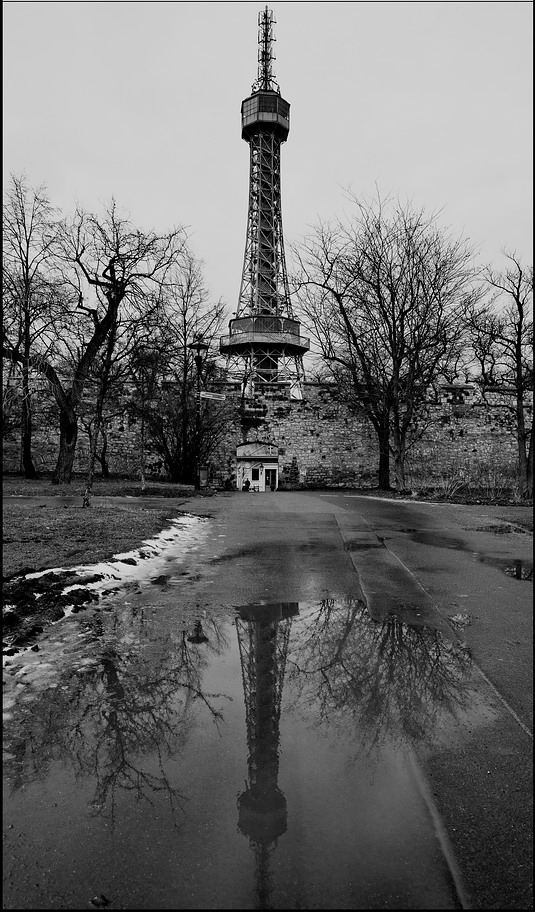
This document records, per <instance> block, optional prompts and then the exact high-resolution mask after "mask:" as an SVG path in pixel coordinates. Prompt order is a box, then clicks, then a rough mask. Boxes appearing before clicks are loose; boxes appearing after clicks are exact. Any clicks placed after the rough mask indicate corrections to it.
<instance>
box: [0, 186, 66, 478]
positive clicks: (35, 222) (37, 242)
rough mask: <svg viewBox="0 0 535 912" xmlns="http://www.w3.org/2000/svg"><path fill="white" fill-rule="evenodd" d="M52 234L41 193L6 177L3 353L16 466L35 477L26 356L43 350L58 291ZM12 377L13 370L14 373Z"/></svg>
mask: <svg viewBox="0 0 535 912" xmlns="http://www.w3.org/2000/svg"><path fill="white" fill-rule="evenodd" d="M55 234H56V225H55V211H54V209H53V208H52V206H51V204H50V201H49V199H48V195H47V193H46V188H45V187H44V186H40V187H37V188H35V189H34V188H31V187H30V186H29V185H28V182H27V179H26V177H24V176H15V175H11V183H10V185H9V187H8V189H7V191H6V193H5V197H4V206H3V236H2V240H3V268H2V272H3V304H4V307H3V319H2V341H3V348H4V349H6V348H7V349H8V350H9V351H10V352H13V353H15V352H16V358H15V357H14V356H13V355H12V356H11V364H10V368H9V370H10V372H11V373H13V372H14V369H15V363H16V362H18V370H20V387H19V388H20V404H21V463H22V470H23V472H24V475H25V477H26V478H35V477H36V474H37V473H36V470H35V466H34V462H33V458H32V398H31V387H30V376H31V372H32V366H31V363H30V361H31V356H32V355H34V354H37V353H41V354H42V353H43V352H46V351H47V348H48V346H49V344H50V332H51V329H52V327H53V324H54V321H55V318H56V316H57V305H58V289H57V288H54V282H53V279H52V276H51V273H50V262H51V259H52V255H53V247H54V241H55ZM17 372H18V371H17Z"/></svg>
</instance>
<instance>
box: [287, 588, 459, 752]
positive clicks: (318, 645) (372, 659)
mask: <svg viewBox="0 0 535 912" xmlns="http://www.w3.org/2000/svg"><path fill="white" fill-rule="evenodd" d="M291 650H292V651H291V655H289V656H288V666H287V675H288V681H291V682H292V686H293V690H294V694H295V697H294V699H293V700H292V704H293V705H294V706H297V708H298V709H299V710H300V712H303V704H306V705H308V706H314V705H315V706H316V707H317V710H316V716H317V722H318V724H320V725H321V724H323V723H329V725H331V726H332V725H335V726H336V725H339V727H340V729H341V730H343V731H345V732H348V733H349V731H350V729H348V721H349V719H350V718H351V717H352V718H353V720H354V723H355V724H354V726H353V727H352V731H353V733H354V735H355V737H357V738H358V739H359V741H360V742H361V748H362V749H364V748H365V747H367V748H369V749H372V748H373V747H374V746H377V745H378V744H379V743H380V742H382V741H384V740H386V739H390V740H396V741H399V742H409V741H410V742H413V743H414V742H421V741H432V740H433V737H434V736H435V735H436V734H437V733H439V729H440V723H441V722H443V721H444V720H445V719H446V718H447V717H448V716H449V717H450V718H455V717H456V716H457V715H458V714H459V713H460V712H462V711H463V710H464V709H466V708H467V707H468V705H469V703H470V701H471V697H472V688H471V685H470V675H469V672H470V669H471V659H470V653H469V650H468V648H467V647H466V646H464V645H463V644H461V643H460V642H457V641H455V640H454V639H453V638H452V639H449V638H447V637H445V636H444V635H443V634H442V633H441V632H440V631H439V630H436V629H434V628H432V627H424V626H415V625H411V624H406V623H404V622H403V621H401V620H400V619H399V618H398V617H396V616H392V617H388V618H386V619H384V620H382V621H375V620H373V619H372V618H371V617H370V615H369V613H368V611H367V608H366V606H365V604H364V603H363V602H361V601H357V600H354V599H347V600H345V601H338V600H334V599H326V600H324V601H323V602H322V603H321V605H320V607H319V610H316V611H315V612H314V613H313V614H309V615H308V616H307V617H306V619H304V622H303V623H301V624H298V625H295V626H294V630H293V636H292V642H291ZM364 735H366V738H365V739H364V737H363V736H364Z"/></svg>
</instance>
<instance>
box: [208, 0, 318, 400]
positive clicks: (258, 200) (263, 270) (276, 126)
mask: <svg viewBox="0 0 535 912" xmlns="http://www.w3.org/2000/svg"><path fill="white" fill-rule="evenodd" d="M274 22H275V19H274V16H273V12H272V11H271V10H269V9H268V8H267V6H266V8H265V10H264V11H263V12H261V13H259V15H258V26H259V29H258V77H257V79H256V82H254V83H253V86H252V93H251V95H249V97H248V98H246V99H245V101H243V102H242V106H241V126H242V133H241V135H242V139H244V140H245V141H246V142H247V143H249V148H250V167H249V211H248V216H247V236H246V240H245V255H244V258H243V270H242V278H241V285H240V294H239V299H238V308H237V311H236V317H235V319H233V320H230V322H229V332H228V335H227V336H223V338H222V339H221V341H220V351H221V353H222V354H224V355H226V356H227V373H228V377H229V379H236V380H238V379H239V380H240V382H241V385H242V396H243V398H244V400H245V401H247V400H249V401H251V400H253V402H254V400H255V399H257V398H259V397H260V396H261V395H265V394H266V393H269V392H275V391H276V392H278V393H283V394H287V395H288V396H289V397H290V398H294V399H301V398H302V389H301V383H302V380H303V355H304V354H305V352H307V351H308V349H309V347H310V343H309V341H308V339H304V338H302V336H301V333H300V323H299V320H296V319H295V318H294V316H293V313H292V307H291V303H290V294H289V289H288V274H287V271H286V261H285V256H284V240H283V233H282V211H281V179H280V150H281V144H282V143H283V142H286V139H287V138H288V133H289V132H290V105H289V104H288V102H287V101H285V100H284V98H282V96H281V94H280V89H279V86H278V84H277V82H276V81H275V76H274V73H273V68H272V63H273V60H274V59H275V57H274V54H273V42H274V40H275V39H274V37H273V24H274ZM251 404H252V403H251Z"/></svg>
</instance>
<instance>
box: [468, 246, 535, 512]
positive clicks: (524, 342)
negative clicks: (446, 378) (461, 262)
mask: <svg viewBox="0 0 535 912" xmlns="http://www.w3.org/2000/svg"><path fill="white" fill-rule="evenodd" d="M504 256H505V257H506V259H507V260H508V265H507V266H506V267H505V268H504V269H503V270H502V271H500V270H496V269H492V268H491V267H488V268H487V269H486V270H485V273H484V278H485V281H486V284H487V287H488V289H489V290H490V293H491V297H490V300H488V301H486V302H485V303H483V304H481V305H479V306H472V307H471V308H469V310H468V313H467V322H468V327H469V332H470V337H471V342H472V347H473V351H474V355H475V358H476V361H477V363H478V365H479V369H480V380H481V384H482V389H483V393H484V394H485V392H487V391H489V390H490V389H492V390H500V391H504V392H509V393H512V394H513V397H514V406H513V411H514V416H515V429H516V440H517V448H518V481H519V487H520V491H521V493H522V494H523V496H525V497H533V420H532V421H531V427H528V419H527V414H526V392H527V391H528V390H533V267H532V266H530V267H529V268H526V267H525V266H523V265H522V263H521V261H520V259H519V258H518V256H517V255H516V253H507V252H505V251H504Z"/></svg>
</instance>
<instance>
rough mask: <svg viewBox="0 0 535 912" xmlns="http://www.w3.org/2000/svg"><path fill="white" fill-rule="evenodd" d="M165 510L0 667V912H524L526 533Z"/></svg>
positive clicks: (266, 510) (468, 516) (490, 523)
mask: <svg viewBox="0 0 535 912" xmlns="http://www.w3.org/2000/svg"><path fill="white" fill-rule="evenodd" d="M144 505H145V504H144ZM182 509H184V508H182ZM187 510H188V516H187V517H184V519H183V521H182V524H181V525H180V524H179V526H178V527H177V529H178V533H177V536H175V538H174V539H173V540H170V541H169V542H167V544H166V545H165V547H164V550H163V551H162V552H161V554H160V555H159V556H157V557H155V558H153V559H147V560H144V561H143V560H142V561H140V562H139V564H138V565H137V566H135V567H133V568H132V564H131V563H129V564H125V565H124V568H125V574H126V575H125V576H124V578H123V579H122V581H121V580H119V581H117V579H112V578H111V577H110V578H109V580H108V581H107V582H106V581H105V582H104V584H103V589H104V590H105V591H104V593H103V595H102V598H101V600H100V602H99V603H98V604H97V605H95V604H92V605H90V606H89V607H88V608H87V610H85V611H81V612H77V613H73V614H72V615H71V616H69V617H66V618H65V619H63V620H61V621H59V622H58V623H57V624H55V625H54V626H53V627H52V628H50V629H49V630H47V631H46V632H45V633H44V634H43V635H42V637H41V638H40V640H39V644H38V645H39V649H38V650H37V651H33V650H28V651H27V652H26V653H24V654H23V655H18V656H11V657H9V659H8V664H7V666H6V668H5V675H4V677H5V684H4V695H5V703H4V745H5V777H4V907H5V908H10V909H14V908H43V909H44V908H50V909H53V908H71V909H72V908H91V907H109V908H110V909H111V908H122V909H140V908H152V909H154V908H162V909H163V908H173V909H181V908H190V909H191V908H213V909H218V908H222V909H228V908H236V909H240V908H243V909H249V908H275V909H277V908H280V909H299V908H301V909H302V908H317V909H332V908H348V909H355V908H370V909H373V908H377V909H384V908H390V909H456V908H474V909H476V908H480V909H488V908H507V909H526V908H531V902H532V900H531V811H530V807H531V805H530V803H531V794H532V792H531V742H532V738H531V734H530V732H531V718H532V703H531V668H532V607H531V597H532V581H531V579H530V572H531V573H532V555H531V543H532V539H531V535H530V534H529V533H528V532H527V528H528V517H529V512H528V511H527V509H524V508H492V507H461V506H454V505H433V504H427V503H413V502H406V503H401V502H399V501H389V500H380V499H375V498H369V497H362V496H356V495H351V494H349V493H332V492H303V493H301V492H299V493H284V492H274V493H266V494H262V495H258V494H254V495H253V494H241V493H235V494H225V495H219V496H217V497H214V498H210V499H201V498H199V499H195V500H193V501H191V503H188V505H187ZM126 571H128V572H126Z"/></svg>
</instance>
